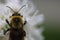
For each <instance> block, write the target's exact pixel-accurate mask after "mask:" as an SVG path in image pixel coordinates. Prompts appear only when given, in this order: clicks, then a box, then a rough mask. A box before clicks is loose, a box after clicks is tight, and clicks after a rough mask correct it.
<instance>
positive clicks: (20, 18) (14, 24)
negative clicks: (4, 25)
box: [10, 16, 24, 27]
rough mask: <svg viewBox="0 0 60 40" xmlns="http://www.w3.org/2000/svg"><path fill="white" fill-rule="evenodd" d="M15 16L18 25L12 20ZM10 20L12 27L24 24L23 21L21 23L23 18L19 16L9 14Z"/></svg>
mask: <svg viewBox="0 0 60 40" xmlns="http://www.w3.org/2000/svg"><path fill="white" fill-rule="evenodd" d="M16 18H17V19H19V23H18V25H17V24H16V23H15V22H14V19H16ZM10 22H11V25H13V26H14V27H15V26H19V25H23V24H24V23H23V19H22V17H21V16H11V20H10Z"/></svg>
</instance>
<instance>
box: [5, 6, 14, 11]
mask: <svg viewBox="0 0 60 40" xmlns="http://www.w3.org/2000/svg"><path fill="white" fill-rule="evenodd" d="M6 7H8V8H10V9H11V10H12V11H13V12H14V10H13V9H12V8H11V7H9V6H6Z"/></svg>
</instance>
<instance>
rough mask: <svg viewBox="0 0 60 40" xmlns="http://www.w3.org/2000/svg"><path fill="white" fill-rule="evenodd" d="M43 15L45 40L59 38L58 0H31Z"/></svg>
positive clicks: (59, 6)
mask: <svg viewBox="0 0 60 40" xmlns="http://www.w3.org/2000/svg"><path fill="white" fill-rule="evenodd" d="M33 2H34V4H35V5H36V7H37V9H39V10H40V12H41V13H43V14H44V16H45V23H44V26H45V30H44V32H43V35H44V37H45V40H60V0H33Z"/></svg>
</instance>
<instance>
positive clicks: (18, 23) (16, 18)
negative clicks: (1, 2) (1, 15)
mask: <svg viewBox="0 0 60 40" xmlns="http://www.w3.org/2000/svg"><path fill="white" fill-rule="evenodd" d="M24 6H25V5H23V6H22V7H21V8H20V9H19V10H18V11H17V12H16V11H14V10H13V9H12V8H11V7H9V6H7V7H8V8H10V9H11V10H12V11H13V12H14V13H13V14H12V16H10V18H11V21H10V22H11V24H12V27H13V28H21V27H22V25H23V19H22V17H23V16H22V15H21V14H19V13H18V12H19V11H20V10H21V9H22V8H23V7H24Z"/></svg>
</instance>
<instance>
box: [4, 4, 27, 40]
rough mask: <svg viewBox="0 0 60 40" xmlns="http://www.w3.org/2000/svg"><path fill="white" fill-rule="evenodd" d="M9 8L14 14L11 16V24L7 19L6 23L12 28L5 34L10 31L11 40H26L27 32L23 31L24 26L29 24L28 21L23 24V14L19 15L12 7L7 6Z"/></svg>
mask: <svg viewBox="0 0 60 40" xmlns="http://www.w3.org/2000/svg"><path fill="white" fill-rule="evenodd" d="M24 6H25V5H23V6H22V7H21V8H20V9H19V11H20V10H21V9H22V8H23V7H24ZM7 7H8V8H10V9H11V10H12V11H13V12H14V13H13V14H12V16H10V19H11V20H10V22H9V21H8V20H7V19H6V23H7V24H8V25H9V26H10V28H8V29H7V30H6V31H5V32H4V34H6V32H7V31H10V34H9V40H24V37H25V36H26V32H25V30H24V29H23V27H24V25H25V24H26V23H27V21H26V20H25V21H24V22H23V19H22V18H23V16H22V15H21V14H19V13H18V12H19V11H18V12H15V11H14V10H13V9H12V8H11V7H9V6H7Z"/></svg>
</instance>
